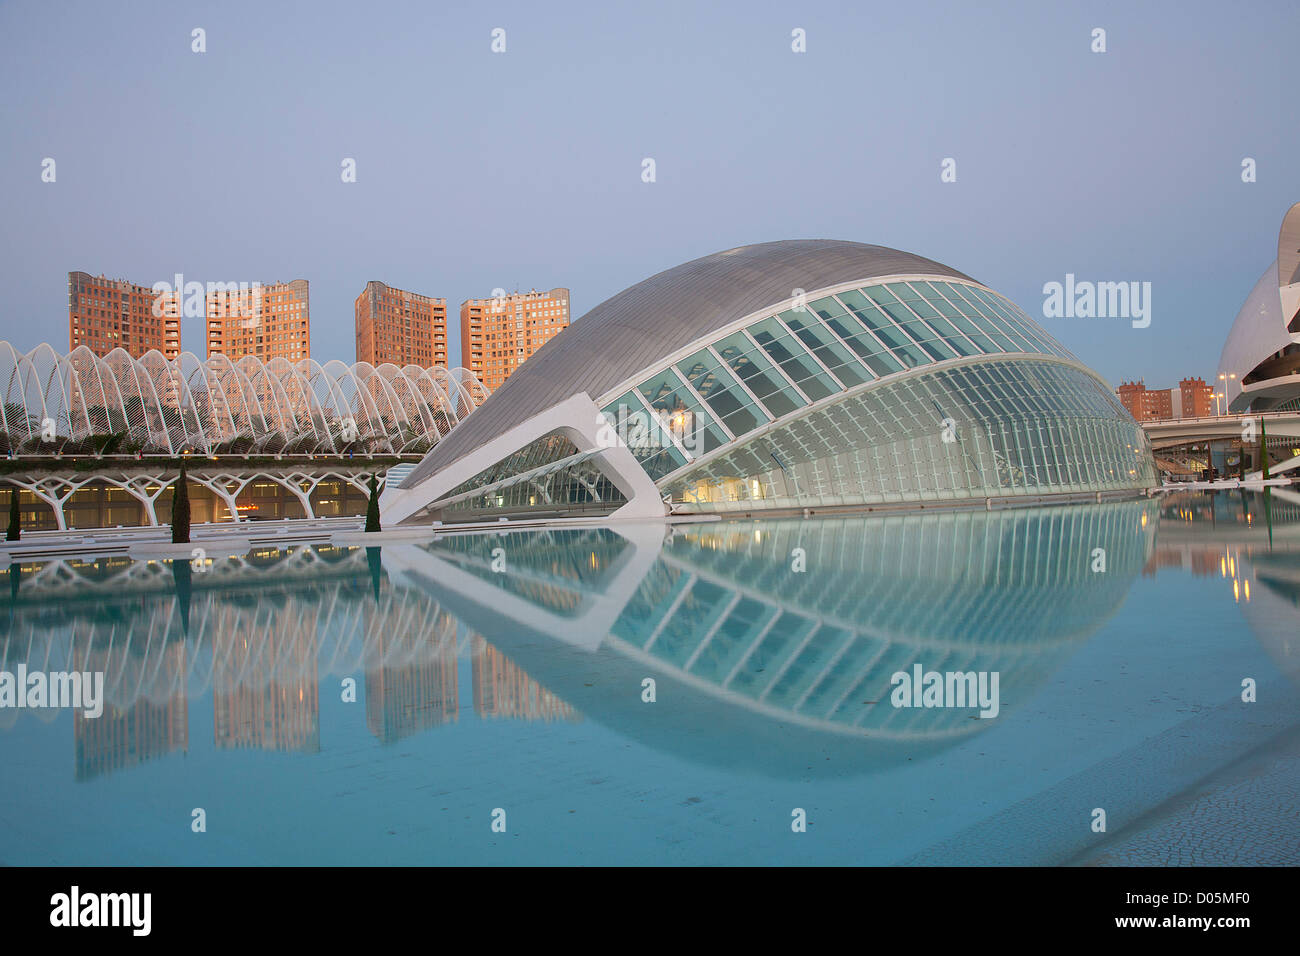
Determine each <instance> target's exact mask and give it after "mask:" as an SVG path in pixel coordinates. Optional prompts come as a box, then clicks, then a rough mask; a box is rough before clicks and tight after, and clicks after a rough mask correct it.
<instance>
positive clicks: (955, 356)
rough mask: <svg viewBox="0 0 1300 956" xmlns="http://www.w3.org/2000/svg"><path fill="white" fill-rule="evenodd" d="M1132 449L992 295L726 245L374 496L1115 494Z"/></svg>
mask: <svg viewBox="0 0 1300 956" xmlns="http://www.w3.org/2000/svg"><path fill="white" fill-rule="evenodd" d="M1154 484H1155V476H1154V468H1153V464H1152V459H1151V452H1150V445H1149V443H1148V442H1147V440H1146V438H1145V436H1144V434H1143V432H1142V430H1141V428H1140V427H1139V426H1138V425H1137V424H1136V423H1135V422H1134V421H1133V419H1132V417H1131V416H1130V415H1129V414H1128V412H1127V411H1125V409H1124V408H1123V406H1122V405H1120V403H1119V402H1118V400H1117V399H1116V398H1115V395H1114V394H1113V393H1112V391H1111V389H1110V387H1109V385H1107V383H1106V382H1105V381H1103V380H1102V379H1101V378H1100V377H1099V376H1098V375H1097V374H1096V373H1095V372H1093V371H1092V370H1090V369H1089V368H1087V367H1086V366H1084V365H1083V364H1082V363H1081V362H1079V360H1078V359H1076V358H1075V357H1074V356H1073V355H1071V354H1070V353H1069V352H1068V351H1067V350H1066V349H1065V348H1064V347H1062V346H1061V345H1060V344H1059V343H1058V342H1056V341H1055V340H1053V339H1052V338H1051V337H1050V336H1049V335H1047V334H1046V333H1045V332H1044V331H1043V330H1042V329H1040V328H1039V327H1038V326H1037V325H1036V324H1035V323H1034V322H1033V321H1032V320H1030V319H1029V317H1028V316H1026V315H1025V314H1024V312H1022V311H1021V310H1020V309H1018V308H1017V307H1016V306H1015V305H1014V304H1013V303H1011V302H1010V301H1009V300H1007V299H1006V298H1004V297H1003V296H1001V295H999V294H998V293H996V292H994V291H993V290H991V289H989V288H988V287H986V286H984V285H982V284H981V283H979V282H977V281H976V280H974V279H972V278H970V277H969V276H967V275H964V274H962V273H960V272H958V271H956V270H955V269H952V268H950V267H948V266H945V265H942V264H940V263H938V262H934V261H932V260H930V259H925V258H922V257H921V256H917V255H912V254H910V253H906V252H900V251H898V250H896V249H888V248H884V247H882V246H872V245H864V244H861V243H856V242H842V241H834V240H824V239H811V240H787V241H782V242H769V243H762V244H759V245H753V246H742V247H740V248H737V249H729V250H727V251H725V252H718V253H714V254H713V255H709V256H704V257H703V258H700V259H695V260H693V261H691V262H687V263H685V264H684V265H680V266H677V267H675V268H672V269H669V270H667V271H665V272H661V273H659V274H658V275H655V276H652V277H651V278H649V279H646V280H645V281H644V282H640V283H638V284H637V285H634V286H632V287H631V288H629V289H626V290H625V291H623V292H620V293H619V294H618V295H615V296H613V297H612V298H610V299H607V300H606V301H605V302H602V303H601V304H600V305H598V306H596V307H595V308H594V309H592V310H591V311H590V312H588V313H587V314H586V315H585V316H583V317H582V318H581V319H579V320H578V321H576V322H574V323H573V325H571V326H570V327H569V328H568V329H566V330H565V331H564V332H562V333H560V334H559V335H558V336H556V337H555V338H554V339H552V340H551V341H550V342H548V343H547V344H546V345H545V346H543V347H542V348H541V349H540V350H538V352H537V353H536V354H535V355H533V356H532V358H530V359H529V360H528V362H527V363H526V364H524V365H523V366H522V367H520V368H519V370H518V371H517V372H515V373H514V375H513V376H511V378H510V379H509V380H508V381H507V382H506V383H505V384H504V385H503V386H502V387H501V388H500V389H498V390H497V391H496V392H495V393H493V394H492V396H491V397H490V398H488V400H487V401H486V402H484V403H483V405H482V406H481V407H479V408H478V409H477V410H476V411H475V413H474V414H473V415H472V416H470V417H469V418H467V419H466V420H465V421H464V422H462V423H461V424H460V425H459V426H457V427H456V428H455V429H453V430H452V431H451V433H450V434H448V435H447V436H446V437H445V438H443V439H442V441H441V442H439V444H438V445H437V447H435V448H434V449H433V450H432V451H431V452H430V453H429V454H428V455H427V456H426V457H425V458H424V460H423V461H422V462H421V463H420V464H419V465H418V466H416V467H415V468H414V470H412V471H411V472H410V473H409V474H408V475H406V476H405V478H404V479H403V480H402V481H401V482H400V483H397V482H394V486H393V487H391V488H388V489H386V490H385V493H384V496H383V498H382V499H381V509H382V511H383V514H384V518H385V521H386V522H389V523H400V522H416V521H429V520H441V521H444V522H453V521H480V520H495V519H497V518H499V517H554V516H574V515H611V516H615V517H619V518H624V517H662V516H663V515H665V514H668V513H714V512H716V513H752V512H760V511H770V512H775V511H780V510H783V509H784V510H793V509H805V508H832V507H857V506H870V505H874V504H885V503H913V502H915V503H924V502H939V501H959V500H963V499H983V498H992V497H996V498H1005V497H1018V496H1025V497H1028V496H1034V497H1037V496H1045V495H1054V494H1078V493H1083V492H1087V493H1093V492H1135V491H1137V490H1139V489H1144V488H1149V487H1152V486H1153V485H1154Z"/></svg>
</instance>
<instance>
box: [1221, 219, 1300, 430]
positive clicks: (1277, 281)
mask: <svg viewBox="0 0 1300 956" xmlns="http://www.w3.org/2000/svg"><path fill="white" fill-rule="evenodd" d="M1219 377H1220V378H1221V379H1222V380H1223V384H1224V386H1225V388H1224V398H1225V400H1226V402H1227V408H1228V411H1230V412H1233V413H1237V412H1246V411H1254V412H1266V411H1289V410H1295V409H1300V203H1296V204H1295V205H1294V206H1292V207H1291V208H1290V209H1289V210H1288V211H1287V214H1286V215H1285V216H1284V217H1283V218H1282V228H1281V229H1280V230H1279V231H1278V237H1277V259H1275V260H1274V261H1273V264H1272V265H1270V266H1269V267H1268V268H1267V269H1265V270H1264V274H1263V275H1262V276H1260V279H1259V281H1258V282H1257V283H1255V288H1254V289H1252V290H1251V293H1250V295H1249V296H1248V297H1247V298H1246V302H1245V304H1244V305H1243V306H1242V307H1241V311H1240V312H1238V313H1237V319H1236V321H1235V322H1233V323H1232V329H1231V330H1230V331H1229V332H1228V339H1227V341H1226V342H1225V343H1224V345H1223V354H1222V355H1220V356H1219Z"/></svg>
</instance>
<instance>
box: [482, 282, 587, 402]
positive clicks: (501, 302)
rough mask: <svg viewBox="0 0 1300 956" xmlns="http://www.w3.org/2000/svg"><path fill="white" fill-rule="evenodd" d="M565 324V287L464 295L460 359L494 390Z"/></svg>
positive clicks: (566, 323) (563, 327)
mask: <svg viewBox="0 0 1300 956" xmlns="http://www.w3.org/2000/svg"><path fill="white" fill-rule="evenodd" d="M568 326H569V290H568V289H551V290H550V291H549V292H538V291H537V290H536V289H533V290H531V291H529V292H516V293H514V294H512V295H498V296H494V297H492V298H490V299H466V300H465V301H464V302H462V303H461V304H460V356H461V359H460V364H461V365H462V366H464V367H465V368H467V369H469V370H470V371H471V372H473V373H474V375H475V376H477V378H478V380H479V381H481V382H482V383H483V384H484V385H485V386H486V387H487V390H488V391H489V392H494V391H496V390H497V389H498V388H500V387H501V385H502V383H503V382H505V380H506V379H508V378H509V377H510V375H511V374H512V373H513V372H514V371H515V370H516V369H517V368H519V366H521V365H523V364H524V362H525V361H527V359H528V357H529V356H530V355H532V354H533V353H534V352H536V351H537V350H538V349H539V348H541V347H542V346H543V345H545V344H546V343H547V342H548V341H549V340H550V339H552V338H554V337H555V335H556V334H557V333H559V332H560V331H561V330H562V329H565V328H568Z"/></svg>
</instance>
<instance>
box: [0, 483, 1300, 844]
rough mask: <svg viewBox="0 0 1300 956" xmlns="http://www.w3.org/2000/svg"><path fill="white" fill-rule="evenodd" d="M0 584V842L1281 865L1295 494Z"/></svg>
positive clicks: (567, 536) (1292, 761)
mask: <svg viewBox="0 0 1300 956" xmlns="http://www.w3.org/2000/svg"><path fill="white" fill-rule="evenodd" d="M6 576H7V580H6V581H3V582H0V626H2V627H3V638H2V639H0V654H2V655H3V661H2V662H0V669H2V670H3V672H6V673H9V674H12V675H17V674H19V673H24V674H33V673H40V674H45V675H56V674H63V673H70V672H79V673H84V674H91V675H97V674H102V675H103V687H102V697H103V700H102V713H101V714H100V715H99V716H97V717H96V716H89V715H88V713H87V711H85V710H84V709H81V708H73V707H49V706H46V707H40V706H29V707H22V708H20V707H17V706H0V766H2V767H3V768H4V775H5V783H6V786H5V790H4V795H3V797H2V798H0V863H5V864H37V863H54V864H123V863H127V864H137V863H139V864H290V863H293V864H316V863H320V864H345V863H378V864H384V863H393V864H546V863H575V864H633V865H635V864H651V865H677V864H697V863H717V864H816V863H825V864H890V863H910V864H916V863H920V864H930V863H936V864H947V863H951V864H986V863H1025V864H1085V865H1108V864H1126V863H1136V864H1166V863H1168V864H1197V863H1264V864H1277V863H1287V864H1295V863H1298V862H1300V828H1297V827H1296V826H1295V825H1294V807H1295V805H1296V797H1297V790H1300V686H1298V679H1300V642H1298V640H1297V635H1300V626H1298V625H1300V494H1297V493H1296V492H1293V491H1288V490H1281V491H1273V492H1270V493H1269V495H1268V496H1267V497H1265V496H1263V495H1252V494H1249V493H1238V492H1223V493H1219V494H1217V495H1214V494H1206V493H1193V492H1188V493H1179V494H1171V495H1166V496H1164V497H1162V498H1156V499H1151V500H1145V499H1140V500H1134V501H1127V502H1117V503H1107V504H1096V505H1069V506H1060V507H1050V508H1028V509H1016V510H1006V511H993V512H985V511H978V512H976V511H925V512H920V513H912V514H899V515H891V516H855V517H836V518H820V519H807V520H799V519H788V520H774V519H768V520H761V521H721V522H718V521H715V522H700V523H688V524H677V525H673V526H671V527H669V526H664V525H659V524H625V525H621V526H613V527H608V528H600V527H591V528H567V529H563V530H549V531H502V532H494V533H483V534H445V535H442V536H438V537H432V538H431V540H428V541H422V542H418V543H387V544H385V545H384V546H383V547H378V548H344V547H337V548H335V547H301V548H290V549H284V550H278V551H265V552H263V551H258V552H252V553H249V554H247V555H241V556H237V557H224V556H223V558H221V559H220V560H214V561H211V562H210V563H203V564H196V565H193V566H192V565H191V564H190V563H189V562H144V561H141V562H132V561H130V560H127V559H116V558H114V559H101V560H99V561H94V562H78V561H50V562H46V563H37V564H25V565H23V566H22V567H17V566H13V567H10V568H8V569H5V570H0V578H5V577H6ZM20 668H21V671H20ZM51 686H53V685H51ZM1099 811H1100V812H1099ZM1103 822H1104V829H1102V828H1101V826H1100V823H1103Z"/></svg>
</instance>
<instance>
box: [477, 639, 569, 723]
mask: <svg viewBox="0 0 1300 956" xmlns="http://www.w3.org/2000/svg"><path fill="white" fill-rule="evenodd" d="M472 646H473V650H472V657H471V660H472V661H473V673H474V713H475V714H477V715H478V716H479V717H517V718H522V719H524V720H541V721H546V722H550V721H552V720H568V721H573V722H577V721H578V720H579V719H580V718H579V716H578V714H577V712H576V711H574V709H573V708H572V707H570V706H569V705H568V704H566V703H565V702H564V701H562V700H560V698H558V697H556V696H555V695H554V694H552V693H551V692H550V691H549V690H547V689H546V688H545V687H543V686H542V685H541V684H539V683H537V681H535V680H533V679H532V678H531V677H529V676H528V675H527V674H525V673H524V671H523V669H522V668H520V667H519V666H518V665H517V664H515V663H514V662H513V661H511V660H510V659H509V658H508V657H506V656H505V655H504V654H502V653H501V652H500V651H499V650H497V649H496V648H495V647H493V646H492V645H491V644H489V643H488V642H487V641H485V640H484V639H483V637H482V636H481V635H478V634H475V635H473V644H472Z"/></svg>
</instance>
